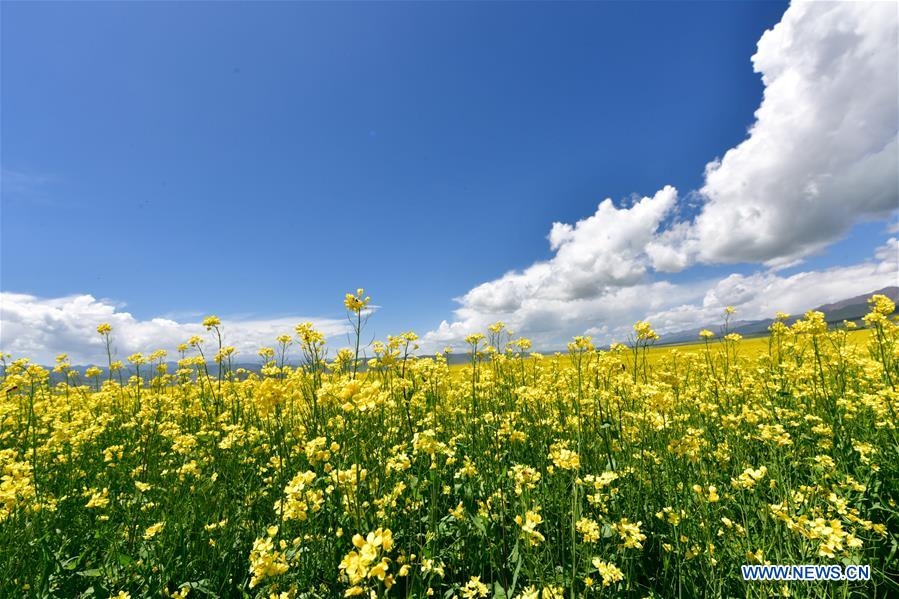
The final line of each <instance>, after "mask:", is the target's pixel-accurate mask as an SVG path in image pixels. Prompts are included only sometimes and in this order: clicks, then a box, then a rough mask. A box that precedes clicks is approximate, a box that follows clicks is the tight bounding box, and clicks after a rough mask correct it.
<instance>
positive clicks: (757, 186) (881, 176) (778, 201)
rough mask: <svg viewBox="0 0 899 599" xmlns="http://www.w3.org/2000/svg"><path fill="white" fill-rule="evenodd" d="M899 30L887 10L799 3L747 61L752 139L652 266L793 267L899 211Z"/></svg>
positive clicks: (714, 167)
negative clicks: (753, 75)
mask: <svg viewBox="0 0 899 599" xmlns="http://www.w3.org/2000/svg"><path fill="white" fill-rule="evenodd" d="M897 32H899V19H897V12H896V5H895V4H893V3H891V2H797V3H794V4H792V5H791V6H790V8H789V9H788V10H787V11H786V12H785V13H784V16H783V19H782V20H781V22H780V23H778V24H777V26H775V27H774V28H773V29H771V30H769V31H766V32H765V34H764V35H763V36H762V38H761V39H760V40H759V43H758V51H757V52H756V54H755V55H754V56H753V57H752V62H753V65H754V67H755V70H756V71H757V72H759V73H761V75H762V80H763V82H764V84H765V93H764V99H763V100H762V104H761V106H759V108H758V110H757V111H756V113H755V116H756V122H755V124H754V125H753V126H752V128H751V129H750V132H749V137H748V138H747V139H746V140H745V141H743V142H742V143H741V144H739V145H738V146H736V147H735V148H732V149H730V150H728V151H727V153H725V155H724V157H723V158H722V159H721V160H716V161H713V162H711V163H709V165H708V166H707V167H706V174H705V184H704V185H703V187H702V189H701V190H700V193H701V195H702V196H703V197H705V198H706V202H705V204H704V205H703V207H702V210H701V212H700V214H699V215H698V217H697V218H696V220H695V222H694V223H693V226H692V227H690V228H681V229H679V230H677V231H674V232H672V233H669V234H668V235H667V238H663V239H662V240H660V244H661V245H662V246H664V248H665V249H664V250H663V249H661V248H657V249H656V250H655V251H654V255H655V254H657V255H658V256H659V259H658V261H657V262H656V266H657V267H658V268H659V269H660V270H672V269H674V268H677V267H680V268H683V267H684V266H686V265H688V264H689V263H690V262H691V261H693V260H697V259H698V260H700V261H703V262H710V263H733V262H765V263H767V264H769V265H772V266H782V265H784V264H789V263H795V261H796V260H798V259H801V258H802V257H805V256H807V255H809V254H811V253H814V252H816V251H818V250H820V249H821V248H823V247H825V246H826V245H828V244H829V243H831V242H832V241H834V240H836V239H838V238H840V237H841V236H843V235H844V234H845V233H846V232H847V231H848V230H849V228H850V227H851V226H852V224H853V223H855V222H858V221H859V220H863V219H868V218H883V217H886V216H887V215H888V214H889V213H890V212H891V211H893V210H895V209H896V207H897V205H899V155H897V132H899V109H897V103H899V81H897V75H896V74H897V72H899V54H897V50H899V48H897V45H899V41H897V35H899V33H897Z"/></svg>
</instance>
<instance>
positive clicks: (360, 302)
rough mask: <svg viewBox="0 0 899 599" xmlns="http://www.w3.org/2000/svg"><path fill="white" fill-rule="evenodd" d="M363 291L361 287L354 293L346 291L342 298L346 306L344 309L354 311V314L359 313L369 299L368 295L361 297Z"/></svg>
mask: <svg viewBox="0 0 899 599" xmlns="http://www.w3.org/2000/svg"><path fill="white" fill-rule="evenodd" d="M364 293H365V290H364V289H362V288H361V287H360V288H359V289H357V290H356V295H353V294H352V293H347V294H346V297H345V298H344V300H343V305H344V306H346V309H347V310H349V311H350V312H354V313H356V314H359V313H361V312H362V311H363V310H364V309H365V307H366V306H368V303H369V302H370V301H371V298H370V297H368V296H365V297H362V295H363V294H364Z"/></svg>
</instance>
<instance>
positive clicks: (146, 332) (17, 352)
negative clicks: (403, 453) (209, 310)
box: [0, 292, 346, 364]
mask: <svg viewBox="0 0 899 599" xmlns="http://www.w3.org/2000/svg"><path fill="white" fill-rule="evenodd" d="M305 321H312V322H313V323H314V324H315V326H316V327H317V328H318V329H319V330H321V331H322V332H323V333H325V334H326V335H327V336H329V337H332V336H336V335H342V334H343V333H345V332H346V321H343V320H337V319H327V318H304V317H299V316H297V317H289V318H273V319H232V320H229V319H222V324H223V330H224V337H225V342H226V344H228V345H234V346H235V347H236V348H237V350H238V360H241V359H244V360H248V361H255V359H256V351H257V350H258V349H259V348H260V347H263V346H271V345H273V344H274V339H275V338H276V337H277V336H278V335H283V334H285V333H292V332H293V328H294V326H295V325H296V324H297V323H299V322H305ZM103 322H108V323H109V324H111V325H112V327H113V337H114V346H115V349H116V351H117V354H118V357H119V359H124V358H125V357H127V356H128V355H130V354H132V353H135V352H151V351H153V350H156V349H165V350H167V351H169V352H170V356H175V355H176V354H175V352H174V350H175V348H176V347H177V346H178V344H180V343H184V342H185V341H186V340H187V339H188V338H189V337H191V336H192V335H200V336H203V337H204V338H207V339H209V333H207V332H206V329H205V328H204V327H203V326H202V325H201V324H199V323H184V322H177V321H176V320H173V319H169V318H151V319H149V320H139V319H137V318H135V317H134V316H133V315H132V314H131V313H129V312H125V311H122V310H121V309H120V307H119V306H117V305H116V304H114V303H112V302H109V301H106V300H99V299H96V298H94V297H93V296H91V295H72V296H67V297H60V298H40V297H35V296H33V295H27V294H22V293H8V292H2V293H0V349H2V351H3V352H5V353H11V354H12V355H13V357H15V358H22V357H27V358H30V359H31V360H33V361H35V362H38V363H41V364H47V363H52V362H53V359H54V357H55V356H56V355H58V354H61V353H67V354H68V355H69V358H70V360H71V361H72V363H73V364H87V363H97V362H101V363H102V362H105V353H104V352H105V349H104V347H103V344H102V340H101V338H100V336H99V335H98V334H97V332H96V328H97V325H99V324H100V323H103ZM210 341H211V340H210Z"/></svg>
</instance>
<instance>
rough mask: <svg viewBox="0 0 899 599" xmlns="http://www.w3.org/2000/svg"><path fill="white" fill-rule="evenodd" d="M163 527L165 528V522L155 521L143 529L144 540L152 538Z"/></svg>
mask: <svg viewBox="0 0 899 599" xmlns="http://www.w3.org/2000/svg"><path fill="white" fill-rule="evenodd" d="M163 528H165V522H157V523H156V524H154V525H153V526H150V527H149V528H147V530H145V531H144V539H146V540H150V539H152V538H153V537H155V536H156V535H157V534H158V533H159V531H161V530H162V529H163Z"/></svg>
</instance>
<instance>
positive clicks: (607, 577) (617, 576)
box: [593, 557, 624, 587]
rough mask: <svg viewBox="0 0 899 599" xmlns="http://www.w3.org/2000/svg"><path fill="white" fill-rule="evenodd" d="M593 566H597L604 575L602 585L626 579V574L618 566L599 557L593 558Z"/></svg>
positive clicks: (605, 585)
mask: <svg viewBox="0 0 899 599" xmlns="http://www.w3.org/2000/svg"><path fill="white" fill-rule="evenodd" d="M593 567H594V568H596V569H597V570H598V571H599V575H600V576H602V586H604V587H607V586H610V585H611V584H612V583H615V582H621V581H622V580H624V574H623V573H622V572H621V570H619V569H618V567H617V566H615V565H614V564H611V563H609V562H604V561H602V560H601V559H599V558H598V557H594V558H593Z"/></svg>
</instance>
